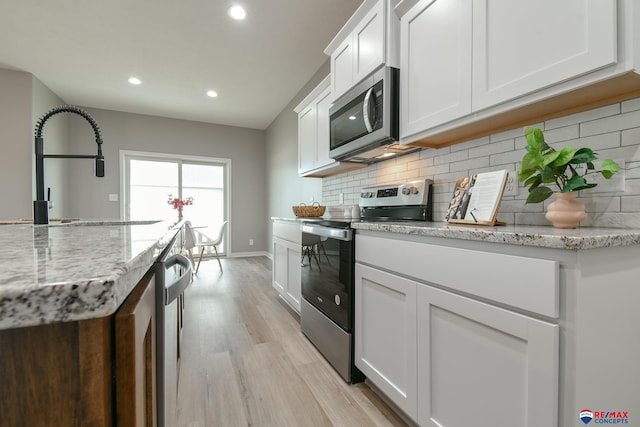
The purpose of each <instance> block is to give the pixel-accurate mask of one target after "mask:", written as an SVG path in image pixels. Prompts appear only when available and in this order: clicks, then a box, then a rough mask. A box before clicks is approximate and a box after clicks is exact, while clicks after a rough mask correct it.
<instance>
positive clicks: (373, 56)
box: [353, 1, 385, 83]
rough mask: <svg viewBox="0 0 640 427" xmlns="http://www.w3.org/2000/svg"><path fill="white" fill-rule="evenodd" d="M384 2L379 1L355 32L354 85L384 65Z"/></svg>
mask: <svg viewBox="0 0 640 427" xmlns="http://www.w3.org/2000/svg"><path fill="white" fill-rule="evenodd" d="M384 33H385V31H384V2H383V1H378V2H377V4H376V5H375V6H374V8H373V9H371V11H370V12H369V13H368V14H367V15H365V17H364V18H363V19H362V21H361V22H360V23H359V25H358V26H356V28H355V30H354V31H353V83H357V82H359V81H360V80H362V79H363V78H365V77H367V75H369V74H370V73H371V72H372V71H373V70H375V69H376V68H378V66H380V65H382V64H384V52H385V45H384Z"/></svg>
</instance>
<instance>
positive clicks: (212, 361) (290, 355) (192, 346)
mask: <svg viewBox="0 0 640 427" xmlns="http://www.w3.org/2000/svg"><path fill="white" fill-rule="evenodd" d="M222 263H223V268H224V273H220V271H219V269H218V263H217V262H216V261H215V260H211V261H206V262H203V263H202V265H201V266H200V271H199V273H198V275H197V276H196V278H195V280H194V282H193V283H192V284H191V286H190V287H189V288H188V289H187V291H186V294H185V296H186V301H185V317H184V323H185V330H184V334H183V341H182V343H183V357H182V361H181V371H180V385H179V390H178V426H179V427H205V426H206V427H209V426H225V427H227V426H230V427H235V426H259V427H262V426H269V427H271V426H292V427H293V426H345V427H347V426H348V427H352V426H367V427H368V426H406V424H405V423H404V422H403V421H402V420H401V419H400V418H399V417H398V416H397V415H396V414H395V413H394V412H393V411H392V410H391V409H390V408H389V407H388V406H387V405H385V403H384V402H383V401H382V400H380V398H379V397H378V396H377V395H376V394H375V393H373V392H372V391H371V389H370V388H369V387H368V386H367V385H365V384H357V385H348V384H346V383H345V382H344V381H343V380H342V378H340V376H339V375H338V374H337V373H336V372H335V371H334V370H333V368H332V367H331V366H330V365H329V364H328V363H327V362H326V361H325V360H324V358H323V357H322V355H320V353H319V352H318V351H317V350H316V349H315V347H313V345H312V344H311V343H310V342H309V341H308V340H307V339H306V338H305V337H304V335H303V334H302V333H301V332H300V324H299V319H298V317H297V316H296V315H295V314H293V313H292V312H291V311H290V310H289V309H288V308H287V307H285V305H284V304H283V303H282V302H280V301H279V300H278V297H277V293H276V291H275V290H274V289H273V288H272V287H271V260H269V259H268V258H266V257H255V258H231V259H223V260H222Z"/></svg>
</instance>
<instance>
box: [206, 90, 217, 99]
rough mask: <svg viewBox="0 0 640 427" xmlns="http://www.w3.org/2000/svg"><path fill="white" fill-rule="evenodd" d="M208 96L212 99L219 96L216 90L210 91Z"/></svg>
mask: <svg viewBox="0 0 640 427" xmlns="http://www.w3.org/2000/svg"><path fill="white" fill-rule="evenodd" d="M207 96H210V97H211V98H215V97H216V96H218V92H216V91H215V90H208V91H207Z"/></svg>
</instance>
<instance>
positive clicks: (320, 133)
mask: <svg viewBox="0 0 640 427" xmlns="http://www.w3.org/2000/svg"><path fill="white" fill-rule="evenodd" d="M330 94H331V90H330V88H329V77H328V76H327V77H326V78H325V79H324V80H323V81H322V82H321V83H320V84H319V85H318V86H317V87H316V88H315V89H314V90H313V91H312V92H311V93H310V94H309V96H307V97H306V98H305V99H304V100H303V101H302V103H301V104H300V105H298V106H297V107H296V108H295V110H294V111H295V112H296V113H298V173H299V174H300V175H305V174H307V173H308V172H311V171H313V170H315V169H317V168H320V167H324V166H327V165H330V164H332V163H336V161H335V160H333V159H330V158H329V106H330V105H331V100H330Z"/></svg>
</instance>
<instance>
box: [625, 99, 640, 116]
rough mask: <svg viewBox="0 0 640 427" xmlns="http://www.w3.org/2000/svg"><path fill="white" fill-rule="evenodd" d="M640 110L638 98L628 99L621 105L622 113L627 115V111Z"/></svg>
mask: <svg viewBox="0 0 640 427" xmlns="http://www.w3.org/2000/svg"><path fill="white" fill-rule="evenodd" d="M634 110H640V98H634V99H630V100H628V101H624V102H623V103H622V112H623V113H628V112H629V111H634Z"/></svg>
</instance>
